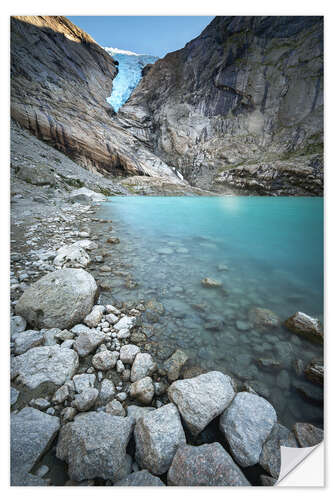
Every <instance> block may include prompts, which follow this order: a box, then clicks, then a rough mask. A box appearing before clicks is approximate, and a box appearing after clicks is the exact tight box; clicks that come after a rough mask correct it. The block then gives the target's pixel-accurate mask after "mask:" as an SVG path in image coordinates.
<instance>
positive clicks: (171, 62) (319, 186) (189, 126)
mask: <svg viewBox="0 0 333 500" xmlns="http://www.w3.org/2000/svg"><path fill="white" fill-rule="evenodd" d="M118 117H119V119H120V121H121V123H122V124H123V126H126V127H127V128H128V130H130V131H131V132H132V133H133V134H134V135H135V136H136V137H137V138H139V139H140V140H144V141H146V143H147V144H150V145H151V147H152V148H153V150H154V152H155V154H157V155H158V156H160V158H162V159H163V160H164V161H165V162H166V163H168V164H169V165H172V166H173V167H176V168H177V169H178V170H180V172H181V173H182V174H183V175H184V177H185V178H186V179H187V180H189V181H190V182H191V183H192V184H194V185H197V186H200V187H203V188H206V189H213V190H215V191H223V190H225V188H226V186H228V187H232V188H235V190H236V192H237V190H239V191H241V192H243V193H246V192H250V193H252V192H253V193H259V194H271V195H272V194H273V195H283V194H294V195H321V194H322V191H323V18H322V17H301V16H294V17H287V16H276V17H266V16H265V17H261V16H255V17H247V16H242V17H216V18H215V19H214V20H213V21H212V22H211V23H210V25H209V26H208V27H207V28H206V29H205V30H204V31H203V32H202V34H201V35H200V36H199V37H198V38H196V39H194V40H192V41H191V42H189V43H188V44H187V45H186V46H185V47H184V48H183V49H181V50H178V51H176V52H173V53H170V54H167V56H165V57H164V59H161V60H159V61H157V62H156V63H155V64H154V65H153V66H152V68H151V69H150V71H149V72H148V73H147V74H146V75H145V76H144V78H143V79H142V80H141V82H140V83H139V85H138V87H137V88H136V89H135V90H134V92H133V93H132V95H131V97H130V99H129V100H128V101H127V103H126V104H125V105H124V106H123V107H122V108H121V109H120V111H119V114H118Z"/></svg>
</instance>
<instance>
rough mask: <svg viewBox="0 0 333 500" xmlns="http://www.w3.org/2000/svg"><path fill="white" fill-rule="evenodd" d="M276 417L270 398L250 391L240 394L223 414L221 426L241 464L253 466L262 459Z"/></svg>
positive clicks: (235, 456)
mask: <svg viewBox="0 0 333 500" xmlns="http://www.w3.org/2000/svg"><path fill="white" fill-rule="evenodd" d="M276 420H277V416H276V412H275V410H274V408H273V406H272V405H271V404H270V403H269V402H268V401H266V399H264V398H262V397H260V396H256V395H255V394H251V393H249V392H239V393H238V394H236V396H235V398H234V400H233V402H232V403H231V405H230V406H229V407H228V408H227V409H226V410H225V411H224V412H223V414H222V415H221V417H220V429H221V431H222V432H223V433H224V434H225V437H226V439H227V441H228V443H229V446H230V450H231V453H232V455H233V456H234V458H235V460H236V461H237V463H238V464H239V465H241V466H242V467H250V466H251V465H255V464H257V463H258V462H259V457H260V454H261V450H262V446H263V444H264V442H265V441H266V439H267V437H268V436H269V434H270V433H271V430H272V428H273V426H274V424H275V423H276Z"/></svg>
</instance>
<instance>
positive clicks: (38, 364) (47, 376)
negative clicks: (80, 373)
mask: <svg viewBox="0 0 333 500" xmlns="http://www.w3.org/2000/svg"><path fill="white" fill-rule="evenodd" d="M78 366H79V358H78V355H77V354H76V352H74V351H73V350H72V349H66V348H63V349H61V348H60V346H58V345H54V346H43V347H33V348H32V349H29V351H27V352H25V353H24V354H21V355H20V356H17V357H16V358H14V359H13V360H12V366H11V377H12V378H15V377H17V378H16V382H18V383H20V384H22V385H24V386H25V387H27V388H28V389H37V388H39V387H40V386H41V385H42V384H46V385H49V384H50V385H51V387H50V389H51V388H53V390H54V388H58V387H60V386H62V385H63V384H64V383H65V382H66V381H67V380H69V379H71V378H72V377H73V375H74V373H75V372H76V370H77V368H78Z"/></svg>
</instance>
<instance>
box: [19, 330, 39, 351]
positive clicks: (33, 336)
mask: <svg viewBox="0 0 333 500" xmlns="http://www.w3.org/2000/svg"><path fill="white" fill-rule="evenodd" d="M43 342H44V335H43V334H42V333H41V332H39V331H38V330H26V331H25V332H21V333H20V334H19V335H17V337H16V338H15V341H14V344H15V354H23V353H25V352H26V351H28V350H29V349H31V348H32V347H37V346H39V345H41V344H43Z"/></svg>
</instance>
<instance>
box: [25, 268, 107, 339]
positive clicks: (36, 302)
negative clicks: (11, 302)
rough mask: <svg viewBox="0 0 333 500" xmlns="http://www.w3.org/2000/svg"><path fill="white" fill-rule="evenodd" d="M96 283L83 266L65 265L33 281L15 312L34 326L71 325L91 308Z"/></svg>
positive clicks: (66, 326)
mask: <svg viewBox="0 0 333 500" xmlns="http://www.w3.org/2000/svg"><path fill="white" fill-rule="evenodd" d="M96 293H97V285H96V282H95V280H94V278H93V277H92V276H91V274H89V273H87V272H86V271H84V270H83V269H63V270H60V271H55V272H53V273H49V274H46V275H45V276H43V277H42V278H41V279H39V280H38V281H36V282H35V283H33V284H32V285H31V286H30V287H29V288H27V290H25V292H24V293H23V295H22V296H21V297H20V298H19V300H18V301H17V304H16V313H17V314H19V315H21V316H23V317H24V318H25V319H26V320H27V322H28V323H29V324H30V325H31V326H33V327H34V328H38V329H41V328H60V329H61V330H63V329H65V328H66V329H68V328H71V327H72V326H74V325H75V324H77V323H80V322H81V321H82V320H83V318H85V316H86V315H87V313H88V312H90V311H91V309H92V307H93V305H94V301H95V298H96Z"/></svg>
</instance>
